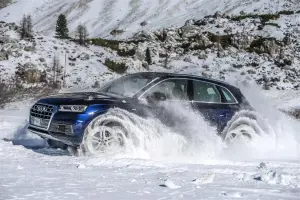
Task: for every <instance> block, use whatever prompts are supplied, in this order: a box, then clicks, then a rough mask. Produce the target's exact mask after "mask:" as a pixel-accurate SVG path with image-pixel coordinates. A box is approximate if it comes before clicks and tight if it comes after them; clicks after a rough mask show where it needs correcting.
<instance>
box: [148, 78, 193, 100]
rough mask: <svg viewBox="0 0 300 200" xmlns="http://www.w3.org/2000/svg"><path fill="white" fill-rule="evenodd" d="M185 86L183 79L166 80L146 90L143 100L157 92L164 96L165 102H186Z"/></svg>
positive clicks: (185, 81) (186, 82) (185, 82)
mask: <svg viewBox="0 0 300 200" xmlns="http://www.w3.org/2000/svg"><path fill="white" fill-rule="evenodd" d="M187 84H188V81H187V80H185V79H167V80H165V81H163V82H161V83H158V84H157V85H155V86H154V87H153V88H151V89H150V90H148V91H147V92H146V93H145V94H144V95H143V98H147V97H148V96H151V95H152V94H153V93H157V92H158V93H162V94H164V95H165V96H166V99H167V100H188V95H187Z"/></svg>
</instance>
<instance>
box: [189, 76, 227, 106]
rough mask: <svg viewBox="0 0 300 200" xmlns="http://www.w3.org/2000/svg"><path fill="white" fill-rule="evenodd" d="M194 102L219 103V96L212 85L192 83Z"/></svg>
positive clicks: (199, 82)
mask: <svg viewBox="0 0 300 200" xmlns="http://www.w3.org/2000/svg"><path fill="white" fill-rule="evenodd" d="M193 83H194V87H193V88H194V98H193V100H194V101H201V102H207V103H221V96H220V94H219V92H218V90H217V88H216V86H215V85H214V84H211V83H206V82H202V81H193Z"/></svg>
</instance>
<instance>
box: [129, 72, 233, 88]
mask: <svg viewBox="0 0 300 200" xmlns="http://www.w3.org/2000/svg"><path fill="white" fill-rule="evenodd" d="M134 74H135V75H138V74H140V75H146V76H147V75H148V76H154V77H160V78H175V77H176V78H190V79H196V80H201V81H208V82H211V83H214V84H218V85H221V86H225V87H231V88H232V87H233V88H236V87H234V86H232V85H230V84H228V83H226V82H223V81H220V80H216V79H212V78H206V77H202V76H196V75H192V74H177V73H168V72H137V73H132V74H131V75H134Z"/></svg>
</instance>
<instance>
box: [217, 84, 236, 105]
mask: <svg viewBox="0 0 300 200" xmlns="http://www.w3.org/2000/svg"><path fill="white" fill-rule="evenodd" d="M220 90H221V92H222V93H223V95H224V97H225V100H226V103H237V102H236V100H235V98H234V97H233V96H232V94H231V93H230V92H229V91H228V90H227V89H226V88H223V87H220Z"/></svg>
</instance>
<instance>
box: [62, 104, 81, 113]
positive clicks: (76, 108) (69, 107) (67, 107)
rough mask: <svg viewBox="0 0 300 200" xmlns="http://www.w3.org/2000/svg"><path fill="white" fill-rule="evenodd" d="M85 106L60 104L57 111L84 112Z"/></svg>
mask: <svg viewBox="0 0 300 200" xmlns="http://www.w3.org/2000/svg"><path fill="white" fill-rule="evenodd" d="M86 108H87V106H84V105H61V106H59V109H58V110H59V111H61V112H84V111H85V110H86Z"/></svg>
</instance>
